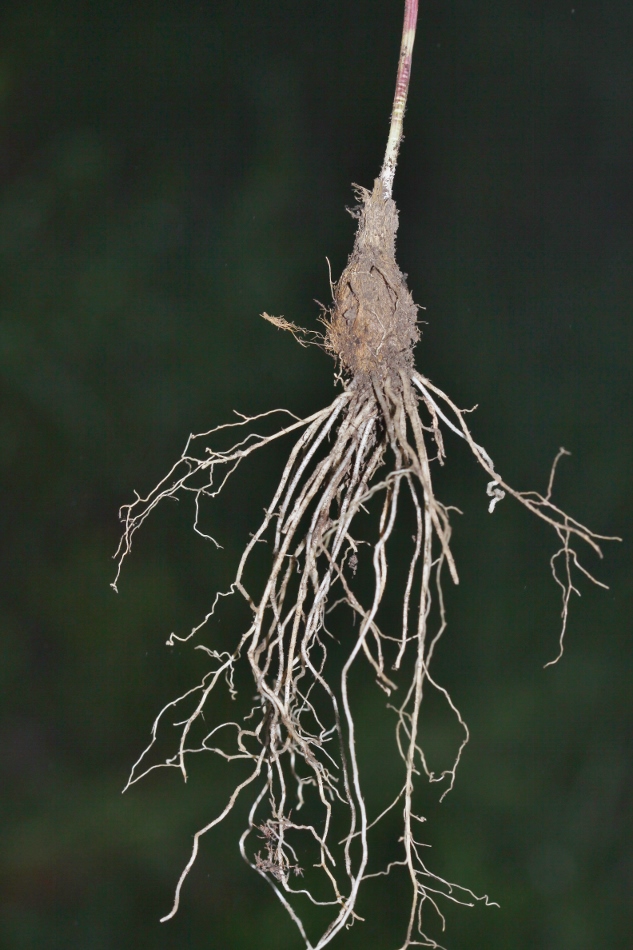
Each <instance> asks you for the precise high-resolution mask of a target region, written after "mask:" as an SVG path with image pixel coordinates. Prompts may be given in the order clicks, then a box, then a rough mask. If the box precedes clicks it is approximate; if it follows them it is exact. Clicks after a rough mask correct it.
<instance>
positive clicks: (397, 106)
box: [380, 0, 418, 198]
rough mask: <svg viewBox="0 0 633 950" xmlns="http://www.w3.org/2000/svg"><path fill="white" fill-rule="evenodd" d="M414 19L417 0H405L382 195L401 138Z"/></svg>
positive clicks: (386, 191) (393, 170) (392, 171)
mask: <svg viewBox="0 0 633 950" xmlns="http://www.w3.org/2000/svg"><path fill="white" fill-rule="evenodd" d="M417 19H418V0H405V6H404V23H403V26H402V41H401V44H400V61H399V63H398V77H397V79H396V94H395V96H394V99H393V111H392V113H391V127H390V129H389V139H388V140H387V150H386V152H385V160H384V162H383V163H382V170H381V172H380V178H381V181H382V184H383V194H384V197H385V198H391V191H392V188H393V179H394V175H395V174H396V165H397V164H398V151H399V149H400V143H401V142H402V121H403V119H404V109H405V106H406V104H407V93H408V91H409V79H410V77H411V60H412V59H413V42H414V40H415V26H416V23H417Z"/></svg>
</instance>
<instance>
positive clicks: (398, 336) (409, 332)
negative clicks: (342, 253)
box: [326, 178, 420, 388]
mask: <svg viewBox="0 0 633 950" xmlns="http://www.w3.org/2000/svg"><path fill="white" fill-rule="evenodd" d="M354 187H355V191H356V194H357V196H358V198H359V199H360V202H361V203H360V205H359V207H357V208H355V209H354V210H353V211H352V212H351V213H352V214H353V215H354V217H357V218H358V230H357V232H356V238H355V241H354V249H353V251H352V253H351V254H350V257H349V260H348V263H347V266H346V268H345V270H344V271H343V273H342V274H341V277H340V278H339V280H338V282H337V284H336V286H335V288H334V303H333V305H332V308H331V310H330V321H329V322H328V325H327V334H326V345H327V348H328V350H330V352H332V353H333V354H334V355H335V356H337V357H338V359H339V360H340V363H341V367H342V370H343V373H344V374H345V375H349V376H351V377H352V378H353V379H354V380H355V381H356V384H357V386H359V387H360V388H364V386H368V385H371V383H372V382H374V383H380V382H382V381H384V380H385V379H389V380H390V381H393V383H394V384H395V385H396V386H398V381H399V379H400V373H401V372H403V371H404V372H407V371H410V370H411V368H412V367H413V347H414V346H415V344H416V343H417V341H418V340H419V338H420V333H419V330H418V327H417V311H418V308H417V305H416V304H415V303H414V302H413V298H412V296H411V293H410V292H409V289H408V287H407V285H406V282H405V277H404V274H403V273H402V271H401V270H400V268H399V267H398V265H397V263H396V258H395V245H396V231H397V229H398V211H397V208H396V205H395V202H394V201H393V199H392V198H385V196H384V186H383V183H382V181H381V180H380V179H379V178H377V179H376V181H375V183H374V189H373V191H371V192H370V191H368V190H367V189H366V188H361V187H360V186H358V185H355V186H354Z"/></svg>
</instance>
